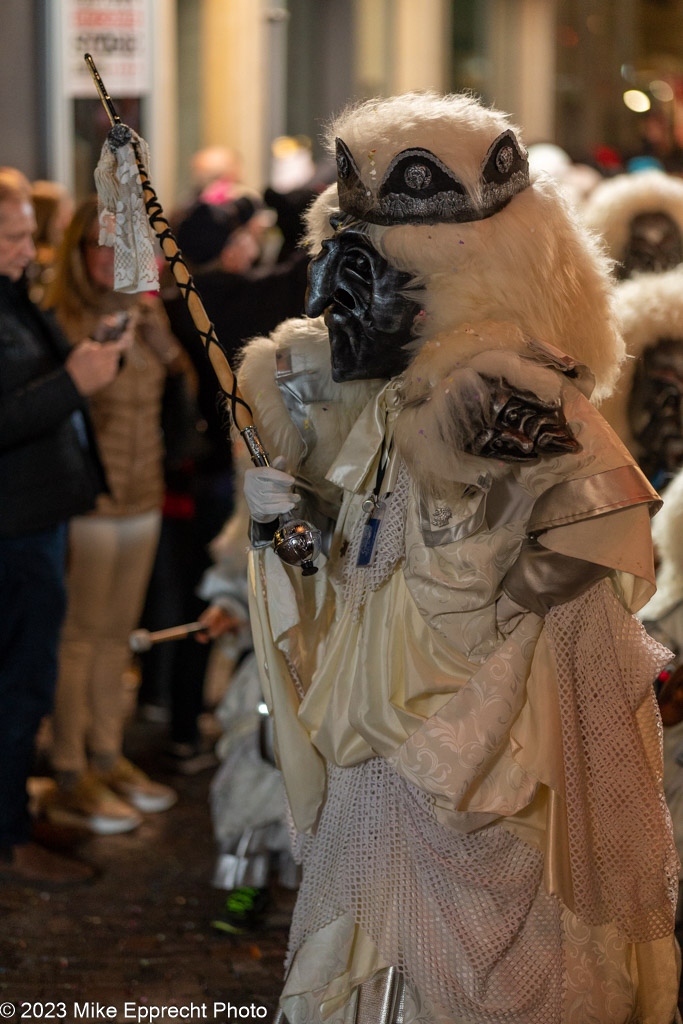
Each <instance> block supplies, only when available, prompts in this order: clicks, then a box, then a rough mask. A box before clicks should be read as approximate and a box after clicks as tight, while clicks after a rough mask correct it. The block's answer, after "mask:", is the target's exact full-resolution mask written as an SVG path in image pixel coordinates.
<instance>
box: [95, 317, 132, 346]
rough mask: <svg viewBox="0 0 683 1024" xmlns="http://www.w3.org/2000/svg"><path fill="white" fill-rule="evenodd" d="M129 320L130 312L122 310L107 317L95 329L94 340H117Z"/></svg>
mask: <svg viewBox="0 0 683 1024" xmlns="http://www.w3.org/2000/svg"><path fill="white" fill-rule="evenodd" d="M129 320H130V313H126V312H124V311H123V310H122V311H121V312H120V313H114V314H112V315H111V316H109V317H107V322H106V323H104V324H101V325H100V326H99V327H98V329H97V334H96V337H95V341H100V342H103V341H118V339H119V338H120V337H121V335H122V334H123V332H124V331H125V329H126V327H127V326H128V321H129Z"/></svg>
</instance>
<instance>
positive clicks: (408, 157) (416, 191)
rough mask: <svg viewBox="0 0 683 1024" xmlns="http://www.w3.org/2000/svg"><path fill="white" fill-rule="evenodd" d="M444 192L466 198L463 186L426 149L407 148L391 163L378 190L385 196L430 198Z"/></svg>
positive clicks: (381, 195) (380, 196)
mask: <svg viewBox="0 0 683 1024" xmlns="http://www.w3.org/2000/svg"><path fill="white" fill-rule="evenodd" d="M443 192H456V193H457V194H458V195H461V196H464V195H466V192H465V189H464V187H463V186H462V185H461V184H460V182H459V181H458V179H457V178H456V177H455V175H453V174H452V173H451V172H450V171H449V169H448V168H447V167H446V166H445V164H442V163H441V161H440V160H439V159H438V158H437V157H435V156H434V154H433V153H429V152H428V151H427V150H426V149H406V150H404V151H403V152H402V153H399V154H398V156H395V157H394V159H393V160H392V162H391V164H390V166H389V168H388V170H387V173H386V175H385V177H384V180H383V182H382V185H381V187H380V190H379V198H380V199H381V198H383V197H384V196H386V195H392V194H393V195H405V196H408V197H410V198H411V199H431V198H432V197H433V196H436V195H439V194H440V193H443Z"/></svg>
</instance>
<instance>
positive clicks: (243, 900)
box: [211, 885, 270, 935]
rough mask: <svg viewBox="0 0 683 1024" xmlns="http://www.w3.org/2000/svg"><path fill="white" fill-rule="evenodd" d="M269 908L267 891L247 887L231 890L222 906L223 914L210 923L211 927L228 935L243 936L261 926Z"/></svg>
mask: <svg viewBox="0 0 683 1024" xmlns="http://www.w3.org/2000/svg"><path fill="white" fill-rule="evenodd" d="M269 906H270V893H269V891H268V889H254V888H252V887H251V886H248V885H242V886H239V888H237V889H232V890H231V891H230V892H229V893H228V895H227V898H226V900H225V903H224V905H223V913H222V914H221V915H220V917H217V918H215V920H213V921H212V922H211V927H212V928H216V929H217V931H219V932H228V933H229V934H230V935H244V934H245V932H250V931H253V930H254V929H256V928H259V927H260V926H261V925H262V924H263V918H264V917H265V914H266V911H267V909H268V907H269Z"/></svg>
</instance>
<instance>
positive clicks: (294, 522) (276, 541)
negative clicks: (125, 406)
mask: <svg viewBox="0 0 683 1024" xmlns="http://www.w3.org/2000/svg"><path fill="white" fill-rule="evenodd" d="M84 59H85V62H86V64H87V65H88V68H89V70H90V74H91V75H92V77H93V80H94V82H95V85H96V87H97V91H98V93H99V94H100V99H101V100H102V103H103V105H104V109H105V110H106V111H107V116H108V118H109V121H110V123H111V130H110V132H109V144H110V146H111V147H112V149H118V148H119V146H125V145H126V144H127V143H129V142H130V143H131V144H132V146H133V153H134V154H135V162H136V164H137V167H138V172H139V174H140V181H141V183H142V191H143V198H144V202H145V209H146V211H147V217H148V219H149V223H150V225H151V227H152V229H153V231H154V233H155V234H156V236H157V238H158V239H159V243H160V245H161V249H162V252H163V254H164V256H165V257H166V259H167V260H168V262H169V264H170V267H171V271H172V272H173V277H174V278H175V280H176V283H177V285H178V287H179V288H180V292H181V294H182V296H183V298H184V300H185V304H186V305H187V308H188V311H189V313H190V316H191V317H192V321H193V323H194V325H195V327H196V328H197V331H198V333H199V336H200V338H201V339H202V344H203V345H204V351H205V352H206V354H207V356H208V357H209V361H210V362H211V365H212V367H213V369H214V372H215V374H216V377H217V379H218V384H219V387H220V389H221V391H222V392H223V394H224V395H225V397H226V398H227V400H228V402H229V404H230V412H231V415H232V419H233V422H234V423H235V425H236V426H237V429H238V430H239V432H240V434H241V435H242V437H243V439H244V443H245V444H246V446H247V450H248V452H249V455H250V456H251V461H252V462H253V463H254V465H255V466H268V465H270V460H269V458H268V453H267V452H266V450H265V448H264V447H263V443H262V442H261V439H260V437H259V436H258V432H257V430H256V427H255V425H254V416H253V414H252V411H251V409H250V408H249V406H248V405H247V403H246V402H245V401H244V399H243V398H242V395H241V394H240V390H239V388H238V387H237V381H236V379H235V375H234V373H233V372H232V370H231V368H230V363H229V362H228V357H227V355H226V354H225V352H224V351H223V349H222V347H221V344H220V342H219V340H218V338H217V337H216V332H215V330H214V326H213V324H212V323H211V321H210V320H209V316H208V314H207V312H206V310H205V308H204V303H203V302H202V300H201V297H200V295H199V292H198V291H197V288H196V285H195V283H194V280H193V278H192V274H191V273H190V271H189V270H188V268H187V264H186V263H185V260H184V259H183V254H182V252H181V251H180V247H179V245H178V243H177V241H176V239H175V236H174V234H173V232H172V231H171V228H170V225H169V223H168V221H167V220H166V218H165V217H164V211H163V210H162V208H161V203H160V202H159V199H158V196H157V194H156V192H155V191H154V188H153V186H152V182H151V181H150V179H149V174H148V173H147V168H146V167H145V163H144V160H143V159H142V155H141V153H140V149H139V146H138V145H137V144H136V142H135V140H134V139H133V133H132V132H131V130H130V128H129V127H128V125H125V124H123V122H122V121H121V118H120V117H119V115H118V114H117V113H116V110H115V109H114V104H113V103H112V100H111V96H110V95H109V93H108V92H107V90H106V89H105V87H104V82H103V81H102V78H101V76H100V73H99V71H98V70H97V68H96V67H95V62H94V60H93V59H92V57H91V56H90V54H89V53H86V54H84ZM273 547H274V548H275V550H276V552H277V553H278V555H279V556H280V558H281V559H282V560H283V562H287V564H288V565H298V566H301V571H302V573H303V575H304V576H313V575H314V574H315V573H316V572H317V571H318V570H317V567H316V566H315V565H314V564H313V559H314V558H315V557H316V556H317V555H318V553H319V551H320V531H319V530H316V528H315V527H314V526H312V525H311V524H310V523H307V522H305V521H303V520H300V519H295V518H293V517H292V516H291V514H290V513H285V514H284V515H282V516H280V526H279V529H278V530H277V531H276V532H275V536H274V538H273Z"/></svg>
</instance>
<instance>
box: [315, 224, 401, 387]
mask: <svg viewBox="0 0 683 1024" xmlns="http://www.w3.org/2000/svg"><path fill="white" fill-rule="evenodd" d="M331 223H332V226H333V227H335V228H336V229H337V230H336V231H335V234H334V236H333V237H332V238H328V239H325V240H324V241H323V243H322V252H321V253H320V254H319V255H318V256H316V257H315V259H313V260H312V261H311V263H310V266H309V270H308V291H307V293H306V312H307V314H308V316H310V317H316V316H320V315H321V314H323V315H324V319H325V325H326V327H327V330H328V333H329V336H330V347H331V350H332V378H333V379H334V380H335V381H337V382H343V381H349V380H372V379H375V378H380V379H389V378H390V377H394V376H396V374H398V373H401V372H402V371H403V370H405V368H406V367H407V365H408V363H409V362H410V358H411V356H410V354H409V353H408V352H407V351H406V348H405V346H406V345H407V344H408V343H409V342H410V341H411V340H412V337H413V334H412V328H413V323H414V321H415V318H416V316H417V315H418V314H419V312H420V306H419V304H418V303H417V302H415V300H414V299H412V298H409V297H408V296H407V295H405V294H404V289H405V288H406V287H407V286H408V284H409V282H410V280H411V276H410V274H406V273H404V272H402V271H400V270H396V268H395V267H392V266H391V265H390V264H389V263H387V261H386V260H385V259H384V257H382V256H380V254H379V252H378V251H377V249H375V247H374V246H373V245H372V243H371V242H370V240H369V238H368V237H367V235H366V234H365V232H364V230H363V225H362V223H359V222H350V223H349V222H348V218H332V219H331ZM344 223H348V226H343V225H344Z"/></svg>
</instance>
